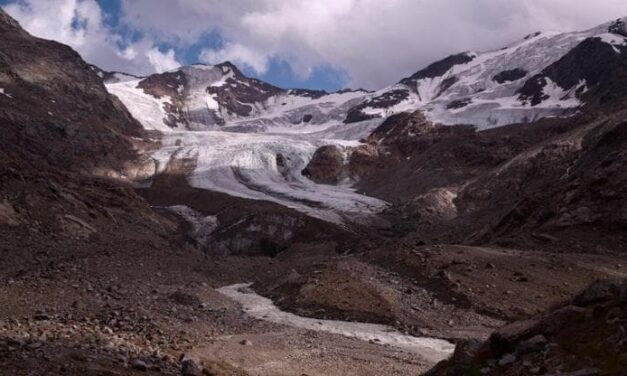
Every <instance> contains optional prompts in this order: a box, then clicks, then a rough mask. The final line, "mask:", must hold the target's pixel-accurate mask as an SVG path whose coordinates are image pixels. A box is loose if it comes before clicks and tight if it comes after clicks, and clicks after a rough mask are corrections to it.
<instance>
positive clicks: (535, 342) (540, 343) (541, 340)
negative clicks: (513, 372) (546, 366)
mask: <svg viewBox="0 0 627 376" xmlns="http://www.w3.org/2000/svg"><path fill="white" fill-rule="evenodd" d="M546 343H547V340H546V337H545V336H543V335H542V334H538V335H536V336H533V337H531V338H529V339H528V340H525V341H522V342H521V343H520V344H518V347H517V348H516V352H517V353H519V354H526V353H529V352H532V351H534V350H539V349H541V348H542V347H544V346H545V345H546Z"/></svg>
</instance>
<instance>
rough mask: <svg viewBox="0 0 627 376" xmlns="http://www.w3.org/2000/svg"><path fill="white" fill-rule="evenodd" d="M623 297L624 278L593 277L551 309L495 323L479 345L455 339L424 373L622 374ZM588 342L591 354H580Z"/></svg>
mask: <svg viewBox="0 0 627 376" xmlns="http://www.w3.org/2000/svg"><path fill="white" fill-rule="evenodd" d="M626 303H627V281H609V280H604V281H596V282H593V283H592V284H591V285H590V286H589V287H587V288H586V289H584V290H583V291H582V292H581V293H580V294H578V295H577V297H576V298H574V299H573V300H572V301H570V302H566V303H564V304H563V305H562V306H560V307H557V308H555V309H553V310H552V311H550V312H547V313H545V314H543V315H539V316H537V317H534V318H532V319H529V320H525V321H519V322H515V323H512V324H509V325H507V326H505V327H503V328H501V329H498V330H497V331H496V332H495V333H494V334H493V335H492V336H491V337H490V338H489V339H488V341H486V342H485V343H484V344H483V345H481V346H477V345H474V344H473V345H472V346H467V345H464V344H462V345H459V346H458V348H457V350H456V354H455V355H453V357H452V358H451V359H449V360H447V361H444V362H441V363H439V364H438V365H437V366H436V367H435V368H434V369H433V370H431V371H429V372H428V373H427V375H429V376H457V375H467V374H474V373H475V372H480V374H483V375H495V376H496V375H499V376H510V375H523V374H537V373H540V371H542V373H544V374H561V375H601V374H603V375H617V376H618V375H622V374H624V370H625V369H626V367H627V358H625V357H624V356H621V355H617V354H625V353H627V347H626V346H627V345H626V344H627V341H626V335H625V332H624V331H623V330H621V329H619V327H620V324H619V323H620V322H622V321H623V320H625V319H626V318H627V309H626V306H625V304H626ZM592 348H594V349H595V355H594V356H580V354H589V353H588V352H587V351H589V349H592ZM565 370H568V372H566V373H565V372H564V371H565ZM600 370H604V371H603V372H602V373H601V372H600Z"/></svg>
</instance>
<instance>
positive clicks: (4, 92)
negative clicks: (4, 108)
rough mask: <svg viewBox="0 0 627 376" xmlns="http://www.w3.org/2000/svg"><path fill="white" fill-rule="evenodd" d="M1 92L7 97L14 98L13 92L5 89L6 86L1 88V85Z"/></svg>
mask: <svg viewBox="0 0 627 376" xmlns="http://www.w3.org/2000/svg"><path fill="white" fill-rule="evenodd" d="M0 94H2V95H4V96H5V97H9V98H13V96H12V95H11V94H9V93H7V92H6V91H4V88H1V87H0Z"/></svg>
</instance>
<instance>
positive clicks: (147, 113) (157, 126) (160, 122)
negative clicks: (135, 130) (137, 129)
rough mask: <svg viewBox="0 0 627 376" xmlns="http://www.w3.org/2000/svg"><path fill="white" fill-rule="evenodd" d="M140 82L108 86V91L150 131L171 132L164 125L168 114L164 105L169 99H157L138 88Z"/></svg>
mask: <svg viewBox="0 0 627 376" xmlns="http://www.w3.org/2000/svg"><path fill="white" fill-rule="evenodd" d="M138 83H139V80H135V81H125V82H119V83H112V84H107V85H106V87H107V90H109V92H110V93H111V94H113V95H115V96H117V97H118V98H119V99H120V100H121V101H122V103H124V104H125V105H126V107H127V108H128V110H129V111H130V113H131V114H132V115H133V117H134V118H135V119H137V120H139V122H140V123H141V124H142V125H143V126H144V128H146V129H149V130H158V131H161V132H170V131H171V130H172V128H170V127H168V126H167V125H166V124H165V123H164V119H165V118H166V117H167V112H166V110H165V108H164V104H165V103H167V102H169V101H171V99H170V98H169V97H162V98H161V99H160V98H155V97H153V96H152V95H148V94H146V93H145V92H144V91H143V90H142V89H140V88H138V87H137V84H138Z"/></svg>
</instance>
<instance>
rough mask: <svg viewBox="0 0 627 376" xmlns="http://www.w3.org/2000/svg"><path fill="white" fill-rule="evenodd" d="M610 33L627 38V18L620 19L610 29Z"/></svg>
mask: <svg viewBox="0 0 627 376" xmlns="http://www.w3.org/2000/svg"><path fill="white" fill-rule="evenodd" d="M608 31H609V32H610V33H613V34H619V35H622V36H624V37H627V17H624V18H619V19H617V20H616V21H614V22H613V23H612V24H610V26H609V27H608Z"/></svg>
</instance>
